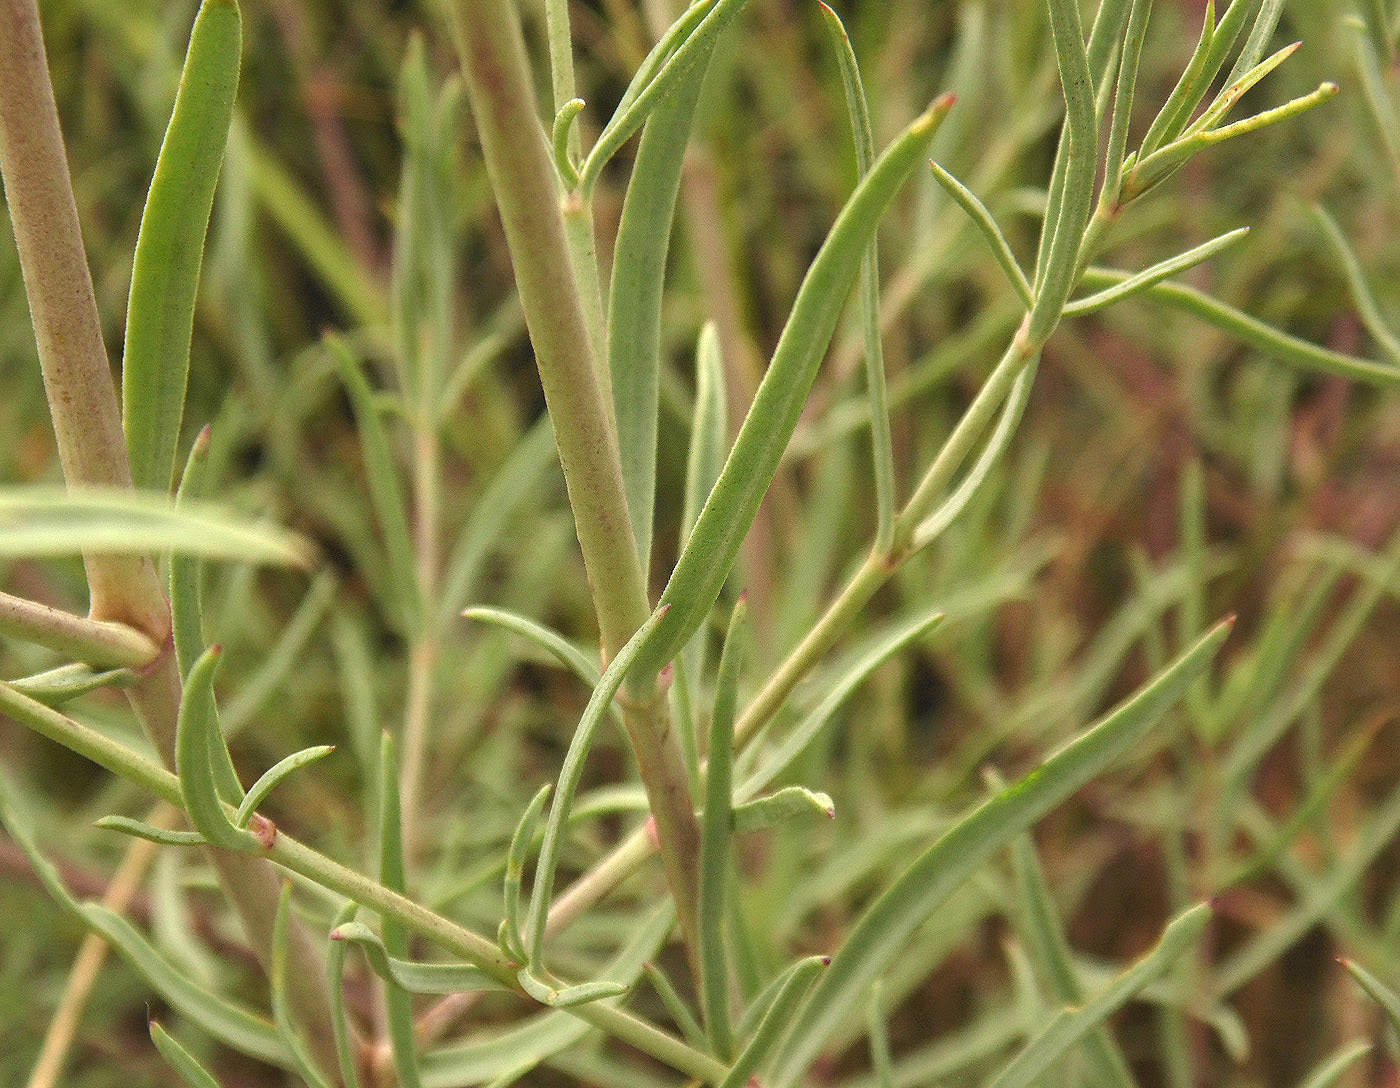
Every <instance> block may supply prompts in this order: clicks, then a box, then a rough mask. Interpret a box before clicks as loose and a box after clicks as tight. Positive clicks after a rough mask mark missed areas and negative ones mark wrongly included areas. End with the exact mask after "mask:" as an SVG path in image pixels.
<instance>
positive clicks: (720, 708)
mask: <svg viewBox="0 0 1400 1088" xmlns="http://www.w3.org/2000/svg"><path fill="white" fill-rule="evenodd" d="M748 612H749V609H748V598H747V597H746V596H744V595H743V594H740V596H739V601H738V603H737V604H736V605H735V606H734V611H733V613H732V614H731V615H730V617H729V630H728V632H727V633H726V635H725V639H724V649H723V650H722V651H721V653H720V659H719V676H718V678H717V679H716V680H715V701H714V709H713V711H712V713H711V715H710V745H709V752H710V763H709V772H708V774H707V776H706V778H705V813H704V816H703V818H702V821H701V826H700V903H699V905H698V907H697V910H696V915H697V919H698V923H699V924H698V927H697V928H698V934H699V941H698V946H699V947H698V949H697V953H698V954H697V958H698V960H699V962H700V1004H701V1008H702V1009H703V1010H704V1014H705V1027H706V1030H707V1032H708V1035H709V1039H710V1045H711V1048H712V1049H713V1051H714V1053H715V1054H716V1056H718V1057H720V1058H728V1057H729V1056H730V1055H731V1054H733V1052H734V1027H733V1024H732V1022H731V1020H730V1015H729V1012H730V1010H729V954H728V949H727V948H726V946H725V941H724V922H725V917H726V914H727V911H728V891H729V880H730V877H729V865H730V852H729V846H730V836H731V835H732V834H733V830H732V827H731V822H730V806H731V804H732V802H733V795H734V788H733V782H734V715H735V710H736V707H737V704H738V696H739V673H740V672H741V670H742V669H743V663H744V647H745V642H744V636H745V634H746V628H745V625H746V621H747V618H748Z"/></svg>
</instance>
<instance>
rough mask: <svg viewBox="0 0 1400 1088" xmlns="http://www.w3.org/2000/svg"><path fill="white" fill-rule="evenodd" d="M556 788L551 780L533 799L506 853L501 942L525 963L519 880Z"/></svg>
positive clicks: (523, 874)
mask: <svg viewBox="0 0 1400 1088" xmlns="http://www.w3.org/2000/svg"><path fill="white" fill-rule="evenodd" d="M553 788H554V787H553V784H552V783H549V782H546V783H545V784H544V785H543V786H541V787H540V788H539V789H538V790H537V791H536V792H535V796H534V797H532V798H531V799H530V804H529V805H528V806H527V807H526V809H525V815H523V816H521V817H520V822H519V823H518V824H516V825H515V834H513V835H512V836H511V837H510V851H509V852H508V853H507V855H506V876H505V892H504V900H505V919H504V921H503V922H502V929H501V934H502V938H503V939H502V942H501V943H502V946H503V947H504V948H505V950H506V951H507V952H508V953H509V954H510V955H512V956H514V957H515V958H516V959H518V960H520V961H521V962H522V963H523V962H524V961H525V959H526V953H525V939H524V937H523V936H522V935H521V934H522V933H523V932H524V930H523V927H522V925H521V921H522V919H521V916H520V883H521V881H522V880H523V879H524V876H525V859H526V858H527V857H528V856H529V853H530V846H531V844H532V843H533V842H534V841H535V828H536V827H537V826H538V825H539V822H540V814H541V813H542V812H544V804H545V802H546V801H547V800H549V793H550V790H552V789H553Z"/></svg>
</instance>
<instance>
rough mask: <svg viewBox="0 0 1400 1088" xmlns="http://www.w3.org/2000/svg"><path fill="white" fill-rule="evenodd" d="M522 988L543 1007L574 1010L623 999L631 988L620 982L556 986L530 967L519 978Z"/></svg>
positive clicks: (523, 969) (521, 970) (523, 970)
mask: <svg viewBox="0 0 1400 1088" xmlns="http://www.w3.org/2000/svg"><path fill="white" fill-rule="evenodd" d="M518 978H519V980H520V988H521V989H522V990H524V991H525V992H526V993H527V994H529V995H530V996H531V997H533V998H534V999H535V1000H536V1001H538V1002H539V1003H540V1004H541V1005H548V1006H549V1007H550V1008H552V1009H572V1008H577V1007H578V1006H579V1005H587V1004H589V1003H590V1002H593V1001H602V1000H604V999H606V998H609V997H621V996H622V995H623V994H625V993H626V992H627V991H628V989H629V988H630V987H628V986H625V985H623V984H622V983H620V982H607V981H602V982H581V983H579V984H578V985H576V986H554V985H552V984H551V983H549V982H545V981H543V980H541V979H538V978H536V977H535V976H534V975H532V974H531V973H530V969H529V968H528V967H522V968H521V969H520V974H519V976H518Z"/></svg>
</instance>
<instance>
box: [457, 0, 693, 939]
mask: <svg viewBox="0 0 1400 1088" xmlns="http://www.w3.org/2000/svg"><path fill="white" fill-rule="evenodd" d="M452 11H453V15H454V25H455V28H456V31H457V35H458V47H459V50H460V52H461V56H462V65H463V70H464V73H465V75H466V83H467V93H468V97H469V98H470V100H471V106H472V114H473V116H474V117H475V119H476V125H477V131H478V133H479V136H480V139H481V146H482V151H483V153H484V155H485V159H486V168H487V172H488V173H489V174H490V177H491V183H492V188H493V190H494V192H495V193H496V199H497V201H498V204H499V207H500V212H501V220H502V223H503V225H504V227H505V233H506V242H507V245H508V246H509V248H510V252H511V260H512V262H513V264H514V270H515V279H516V285H517V287H518V289H519V292H520V302H521V307H522V309H523V310H524V312H525V323H526V326H527V327H528V329H529V332H530V340H531V342H532V344H533V345H534V348H535V356H536V361H537V365H538V368H539V373H540V382H541V384H542V386H543V387H544V395H545V402H546V404H547V405H548V407H549V413H550V417H551V419H552V420H553V422H554V433H555V440H556V442H557V444H558V447H559V461H560V464H561V465H562V467H563V469H564V479H565V483H566V485H567V487H568V492H569V504H570V506H571V507H572V509H573V512H574V520H575V525H576V528H577V531H578V538H579V545H580V547H581V548H582V551H583V561H584V566H585V567H586V569H587V571H588V578H589V583H590V585H591V586H592V590H593V599H594V607H595V609H596V611H597V615H598V626H599V628H600V631H601V635H602V644H603V654H604V658H605V660H611V658H612V657H613V655H614V654H616V653H617V651H618V650H620V649H621V648H622V646H623V645H624V644H625V643H626V642H627V640H628V639H629V638H630V637H631V636H632V634H633V633H634V632H635V631H636V630H637V629H638V628H639V627H641V625H642V624H643V622H645V620H646V618H647V616H648V615H649V614H650V612H651V606H650V603H649V601H648V598H647V590H646V579H645V576H644V574H643V571H642V567H641V562H640V560H639V558H638V556H637V549H636V545H635V543H634V537H633V533H632V524H631V519H630V517H629V516H628V512H627V498H626V493H625V490H624V486H623V477H622V459H621V454H620V451H619V449H618V441H617V431H616V428H615V426H614V425H613V423H612V416H611V414H610V412H609V403H610V399H611V398H610V397H607V396H605V395H604V389H603V387H602V384H601V382H600V381H599V377H598V366H597V363H596V362H595V359H594V352H593V350H592V347H593V339H592V335H591V333H590V331H589V324H588V321H587V319H586V317H585V313H584V306H583V303H582V301H581V294H580V291H579V287H578V283H577V281H576V279H575V276H574V264H573V261H572V259H571V257H570V246H569V242H568V237H567V232H566V228H565V225H564V218H563V214H562V212H561V210H560V193H559V188H558V186H557V184H556V182H555V169H554V164H553V156H552V154H551V151H550V147H549V143H548V140H547V139H546V137H545V133H544V130H543V128H542V127H541V125H540V121H539V115H538V112H537V110H536V102H535V95H534V90H533V86H532V82H531V79H530V70H529V66H528V62H527V60H526V56H525V47H524V43H523V41H522V40H521V31H520V24H519V19H518V16H517V14H516V12H515V10H514V7H513V5H512V4H510V3H509V0H471V2H459V3H456V4H454V5H453V7H452ZM624 720H625V723H626V726H627V732H628V736H629V738H630V740H631V742H632V746H633V749H634V751H635V753H636V756H637V763H638V765H639V767H640V770H641V774H642V782H643V784H644V785H645V786H646V790H647V796H648V799H649V801H650V804H651V807H652V812H653V815H654V816H655V818H656V826H657V833H658V835H659V836H660V839H661V842H662V858H663V861H664V863H665V868H666V876H667V880H668V882H669V884H670V887H671V892H672V895H673V896H674V898H675V900H676V908H677V916H678V918H679V921H680V928H681V933H682V936H683V937H684V939H685V942H686V946H687V948H692V949H693V947H694V944H695V940H694V936H695V931H696V927H695V903H696V900H697V898H698V884H697V881H698V864H699V862H698V859H699V853H700V828H699V824H698V823H697V822H696V819H695V811H694V805H693V803H692V801H691V798H690V792H689V788H688V786H687V782H686V775H685V768H684V765H683V763H682V760H681V756H680V750H679V747H678V745H677V744H676V742H675V739H674V737H672V736H671V729H670V723H669V720H668V717H667V708H666V704H665V698H664V696H663V695H662V693H661V692H660V691H659V689H658V687H657V686H656V684H655V683H654V682H652V681H651V679H650V678H638V679H637V681H636V682H635V684H634V686H633V688H632V695H631V698H630V699H629V700H628V701H627V702H626V704H625V706H624Z"/></svg>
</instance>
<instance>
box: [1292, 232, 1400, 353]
mask: <svg viewBox="0 0 1400 1088" xmlns="http://www.w3.org/2000/svg"><path fill="white" fill-rule="evenodd" d="M1312 213H1313V218H1314V219H1315V220H1316V221H1317V224H1318V226H1320V227H1321V228H1322V233H1323V235H1324V236H1325V237H1326V239H1327V242H1328V245H1329V246H1331V249H1332V252H1333V253H1335V254H1336V256H1337V261H1338V263H1339V264H1340V265H1341V266H1342V271H1343V272H1344V273H1345V275H1346V279H1347V287H1348V288H1350V290H1351V297H1352V301H1353V302H1355V303H1356V312H1357V314H1358V315H1360V317H1361V323H1362V324H1363V325H1365V326H1366V331H1367V332H1369V333H1370V334H1371V338H1372V339H1373V340H1375V342H1376V346H1377V347H1378V348H1380V350H1381V354H1382V355H1384V356H1385V358H1386V361H1387V362H1388V363H1390V365H1391V366H1394V367H1400V338H1397V337H1396V335H1395V333H1393V332H1392V331H1391V330H1390V327H1389V325H1388V324H1387V323H1386V320H1385V318H1384V317H1383V316H1382V315H1381V308H1380V305H1379V303H1378V302H1377V301H1376V296H1375V294H1374V293H1373V292H1372V290H1371V285H1370V284H1368V283H1367V282H1366V275H1365V273H1364V272H1362V270H1361V262H1360V261H1359V260H1358V259H1357V256H1356V253H1355V251H1354V250H1353V249H1352V248H1351V245H1350V243H1348V242H1347V239H1346V235H1344V234H1343V233H1342V228H1341V227H1339V226H1338V225H1337V221H1336V220H1335V219H1333V218H1332V217H1331V216H1330V215H1328V214H1327V212H1326V210H1325V209H1324V208H1322V207H1321V206H1320V205H1314V206H1313V208H1312Z"/></svg>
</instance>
